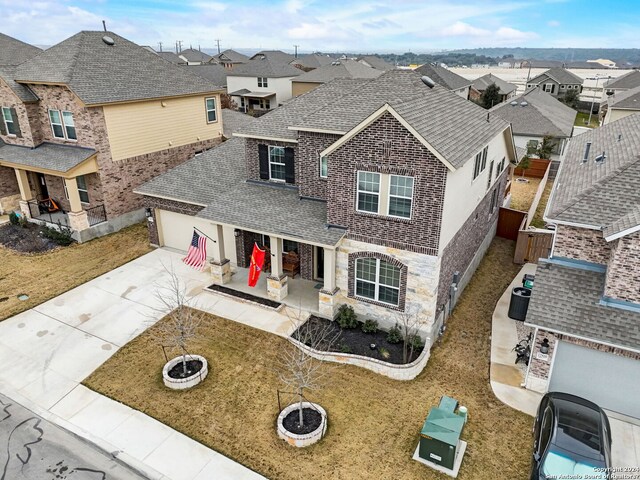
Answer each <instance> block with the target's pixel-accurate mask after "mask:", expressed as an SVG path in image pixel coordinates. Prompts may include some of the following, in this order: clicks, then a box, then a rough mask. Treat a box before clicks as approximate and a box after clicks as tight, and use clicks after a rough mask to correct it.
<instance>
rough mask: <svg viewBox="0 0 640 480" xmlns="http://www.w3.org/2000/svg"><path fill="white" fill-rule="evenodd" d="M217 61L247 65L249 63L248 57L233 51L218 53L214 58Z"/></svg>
mask: <svg viewBox="0 0 640 480" xmlns="http://www.w3.org/2000/svg"><path fill="white" fill-rule="evenodd" d="M215 58H217V59H218V60H221V61H225V62H231V63H247V62H248V61H249V57H247V56H246V55H243V54H241V53H239V52H236V51H235V50H231V49H228V50H225V51H224V52H220V53H219V54H218V55H216V56H215Z"/></svg>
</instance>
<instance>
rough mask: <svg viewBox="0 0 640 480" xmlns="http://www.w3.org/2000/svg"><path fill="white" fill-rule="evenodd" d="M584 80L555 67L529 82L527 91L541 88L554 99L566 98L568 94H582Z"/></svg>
mask: <svg viewBox="0 0 640 480" xmlns="http://www.w3.org/2000/svg"><path fill="white" fill-rule="evenodd" d="M582 83H583V80H582V78H580V77H579V76H577V75H576V74H575V73H571V72H570V71H569V70H567V69H564V68H560V67H555V68H550V69H549V70H547V71H546V72H543V73H541V74H540V75H538V76H536V77H533V78H531V79H529V80H527V90H528V89H530V88H535V87H539V88H540V90H542V91H543V92H546V93H548V94H549V95H551V96H553V97H564V96H565V95H566V94H567V92H570V91H576V92H578V93H581V92H582Z"/></svg>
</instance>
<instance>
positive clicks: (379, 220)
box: [327, 113, 447, 254]
mask: <svg viewBox="0 0 640 480" xmlns="http://www.w3.org/2000/svg"><path fill="white" fill-rule="evenodd" d="M358 170H363V171H364V170H366V171H370V172H380V173H388V174H398V175H407V176H413V177H414V193H413V199H414V200H413V205H412V218H411V219H403V218H394V217H388V216H383V215H374V214H369V213H361V212H357V211H356V208H355V202H356V179H357V171H358ZM446 179H447V168H446V167H445V166H444V165H443V164H442V162H440V160H438V159H437V158H436V157H435V156H434V155H433V154H432V153H431V152H430V151H429V150H427V149H426V148H425V147H424V146H423V145H422V144H421V143H420V142H419V141H418V140H417V139H416V138H415V137H414V136H413V135H412V134H411V133H410V132H409V131H408V130H407V129H405V128H404V127H403V126H402V124H400V122H398V121H397V120H396V119H395V118H394V117H393V116H392V115H390V114H388V113H387V114H385V115H383V116H382V117H380V118H379V119H377V120H376V121H374V122H373V123H372V124H371V125H370V126H368V127H367V128H365V129H364V130H363V131H362V132H360V133H358V134H357V135H356V136H355V137H353V138H352V139H351V140H350V141H349V142H347V143H345V144H344V145H343V146H341V147H340V148H339V149H337V150H336V151H335V152H333V153H332V154H331V155H330V156H329V179H328V185H327V186H328V189H327V195H328V200H329V201H328V205H327V207H328V208H327V216H328V223H329V224H333V225H340V226H344V227H347V228H348V229H349V238H352V239H354V240H362V241H366V242H370V243H375V244H379V245H394V246H395V248H403V249H404V248H412V247H414V248H415V247H421V248H422V249H424V251H422V252H420V253H427V254H437V250H438V242H439V238H440V224H441V220H442V207H443V203H444V191H445V184H446ZM363 239H366V240H363Z"/></svg>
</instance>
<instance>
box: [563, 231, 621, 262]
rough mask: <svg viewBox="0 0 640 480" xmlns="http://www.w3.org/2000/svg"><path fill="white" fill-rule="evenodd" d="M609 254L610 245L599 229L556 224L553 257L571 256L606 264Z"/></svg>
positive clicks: (576, 258)
mask: <svg viewBox="0 0 640 480" xmlns="http://www.w3.org/2000/svg"><path fill="white" fill-rule="evenodd" d="M610 255H611V246H610V245H609V244H608V243H607V242H606V240H605V239H604V238H603V237H602V232H601V231H599V230H589V229H587V228H577V227H570V226H568V225H558V227H557V229H556V239H555V246H554V249H553V256H554V257H566V258H573V259H574V260H582V261H585V262H592V263H599V264H601V265H606V264H607V263H608V262H609V257H610Z"/></svg>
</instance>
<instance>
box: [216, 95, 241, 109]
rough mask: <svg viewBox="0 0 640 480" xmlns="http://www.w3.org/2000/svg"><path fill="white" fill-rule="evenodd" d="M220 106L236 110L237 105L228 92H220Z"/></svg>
mask: <svg viewBox="0 0 640 480" xmlns="http://www.w3.org/2000/svg"><path fill="white" fill-rule="evenodd" d="M220 108H228V109H229V110H238V105H237V104H236V102H234V101H233V100H232V99H231V95H229V94H228V93H222V94H220Z"/></svg>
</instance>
